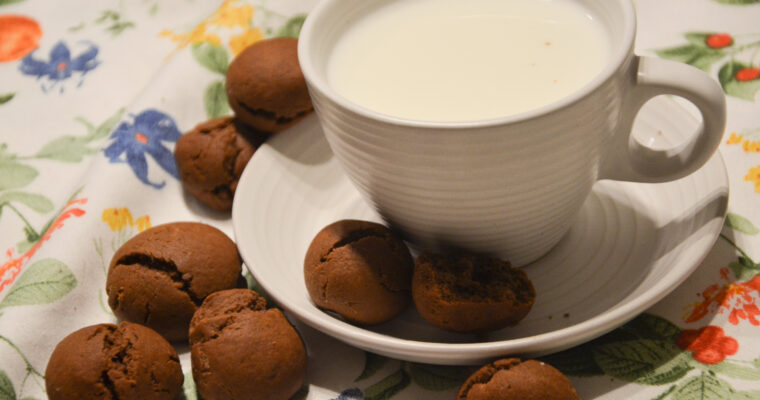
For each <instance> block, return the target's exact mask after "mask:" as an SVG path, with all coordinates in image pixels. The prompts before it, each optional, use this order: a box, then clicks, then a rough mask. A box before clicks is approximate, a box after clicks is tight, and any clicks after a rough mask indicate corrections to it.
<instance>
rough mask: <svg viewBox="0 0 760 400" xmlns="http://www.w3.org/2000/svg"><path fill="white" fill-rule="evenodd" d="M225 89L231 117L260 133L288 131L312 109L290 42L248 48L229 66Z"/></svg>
mask: <svg viewBox="0 0 760 400" xmlns="http://www.w3.org/2000/svg"><path fill="white" fill-rule="evenodd" d="M226 85H227V86H226V87H227V99H228V101H229V103H230V107H232V109H233V110H234V111H235V115H236V116H237V117H238V118H240V119H241V120H242V121H243V122H245V123H246V124H247V125H249V126H250V127H252V128H254V129H257V130H260V131H263V132H270V133H271V132H279V131H281V130H283V129H285V128H288V127H290V126H292V125H294V124H295V123H297V122H298V121H300V120H301V119H302V118H303V117H305V116H306V115H307V114H309V113H310V112H311V111H312V110H313V109H314V107H313V106H312V104H311V98H310V97H309V91H308V89H307V88H306V80H305V79H304V77H303V73H302V72H301V66H300V64H299V63H298V40H296V39H293V38H287V37H284V38H276V39H267V40H261V41H258V42H256V43H254V44H252V45H250V46H248V47H247V48H246V49H245V50H243V51H242V52H241V53H240V54H238V55H237V57H235V59H234V60H233V61H232V63H230V66H229V68H228V69H227V81H226Z"/></svg>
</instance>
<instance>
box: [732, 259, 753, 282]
mask: <svg viewBox="0 0 760 400" xmlns="http://www.w3.org/2000/svg"><path fill="white" fill-rule="evenodd" d="M728 268H729V269H730V270H731V272H733V273H734V276H736V280H737V281H739V282H746V281H749V280H751V279H752V278H754V277H755V275H757V273H758V271H757V270H756V269H755V268H747V266H746V265H744V264H743V263H741V262H738V261H734V262H732V263H730V264H728Z"/></svg>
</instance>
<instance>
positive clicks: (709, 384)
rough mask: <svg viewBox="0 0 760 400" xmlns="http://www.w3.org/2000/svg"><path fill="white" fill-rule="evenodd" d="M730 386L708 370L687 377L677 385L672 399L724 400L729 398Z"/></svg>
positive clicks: (731, 391) (731, 393)
mask: <svg viewBox="0 0 760 400" xmlns="http://www.w3.org/2000/svg"><path fill="white" fill-rule="evenodd" d="M732 395H733V389H732V388H731V386H730V385H729V384H728V383H726V382H725V381H723V380H722V379H720V378H718V377H716V376H715V375H713V374H711V373H709V372H702V373H701V374H700V375H697V376H695V377H692V378H689V379H687V380H686V381H684V382H682V383H681V384H680V385H678V388H677V389H676V390H675V391H674V392H673V397H672V399H673V400H726V399H731V398H732Z"/></svg>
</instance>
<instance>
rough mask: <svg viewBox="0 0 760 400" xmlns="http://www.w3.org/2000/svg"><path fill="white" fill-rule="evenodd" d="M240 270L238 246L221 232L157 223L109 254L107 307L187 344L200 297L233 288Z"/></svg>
mask: <svg viewBox="0 0 760 400" xmlns="http://www.w3.org/2000/svg"><path fill="white" fill-rule="evenodd" d="M240 271H241V262H240V257H239V256H238V252H237V247H236V246H235V243H234V242H233V241H232V240H230V238H228V237H227V235H225V234H224V233H223V232H222V231H220V230H218V229H216V228H214V227H212V226H209V225H206V224H201V223H197V222H176V223H170V224H165V225H159V226H156V227H153V228H151V229H148V230H146V231H144V232H142V233H140V234H138V235H137V236H135V237H133V238H132V239H130V240H129V241H127V242H126V243H124V245H123V246H121V248H119V250H117V251H116V254H114V256H113V258H112V259H111V265H110V268H109V270H108V278H107V279H106V292H107V293H108V305H110V306H111V309H113V312H114V314H116V316H117V317H119V318H120V319H123V320H127V321H131V322H137V323H141V324H144V325H147V326H149V327H151V328H153V329H155V330H156V331H158V333H160V334H162V335H164V337H165V338H166V339H167V340H170V341H177V340H186V339H187V329H188V326H189V324H190V319H191V318H192V317H193V313H194V312H195V310H197V309H198V307H199V306H200V305H201V303H202V302H203V299H205V298H206V296H208V295H209V294H211V293H213V292H215V291H218V290H224V289H230V288H234V287H236V286H237V282H238V277H239V276H240Z"/></svg>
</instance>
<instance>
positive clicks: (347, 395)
mask: <svg viewBox="0 0 760 400" xmlns="http://www.w3.org/2000/svg"><path fill="white" fill-rule="evenodd" d="M362 399H364V393H362V391H361V390H359V389H358V388H353V389H346V390H344V391H342V392H340V394H339V395H338V397H336V398H334V399H331V400H362Z"/></svg>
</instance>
